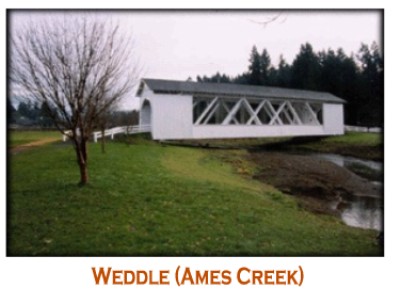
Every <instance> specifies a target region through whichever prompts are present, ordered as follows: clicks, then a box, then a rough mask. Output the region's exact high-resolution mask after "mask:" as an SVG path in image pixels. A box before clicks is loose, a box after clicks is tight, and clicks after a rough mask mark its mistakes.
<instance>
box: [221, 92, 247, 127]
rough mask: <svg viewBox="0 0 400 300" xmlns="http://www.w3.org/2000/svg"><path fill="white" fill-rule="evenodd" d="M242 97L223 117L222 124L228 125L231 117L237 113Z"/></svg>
mask: <svg viewBox="0 0 400 300" xmlns="http://www.w3.org/2000/svg"><path fill="white" fill-rule="evenodd" d="M243 99H244V98H241V99H240V100H239V101H238V102H237V103H236V104H235V105H234V106H233V107H232V110H231V111H230V112H229V113H228V115H227V116H226V117H225V119H224V121H223V122H222V125H228V124H229V123H230V121H231V120H232V117H233V116H234V115H235V114H236V113H237V111H238V110H239V108H240V106H241V105H242V102H243Z"/></svg>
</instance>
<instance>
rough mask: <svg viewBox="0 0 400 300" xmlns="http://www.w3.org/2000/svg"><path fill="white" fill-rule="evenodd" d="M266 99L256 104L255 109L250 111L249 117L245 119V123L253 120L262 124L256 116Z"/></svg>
mask: <svg viewBox="0 0 400 300" xmlns="http://www.w3.org/2000/svg"><path fill="white" fill-rule="evenodd" d="M266 101H267V100H263V101H261V102H260V103H259V104H258V106H257V108H256V110H255V111H254V112H253V113H252V115H251V116H250V119H249V120H248V121H247V125H249V124H251V122H253V120H254V121H256V123H257V125H262V122H261V121H260V119H259V118H258V113H259V112H260V111H261V109H262V108H263V107H264V104H265V102H266ZM252 111H253V110H252Z"/></svg>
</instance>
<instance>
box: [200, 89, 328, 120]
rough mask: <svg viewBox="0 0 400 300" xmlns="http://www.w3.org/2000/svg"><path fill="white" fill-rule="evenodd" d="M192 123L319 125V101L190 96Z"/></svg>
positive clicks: (320, 106)
mask: <svg viewBox="0 0 400 300" xmlns="http://www.w3.org/2000/svg"><path fill="white" fill-rule="evenodd" d="M193 124H194V125H322V104H321V103H313V102H310V101H301V102H300V101H289V100H275V99H274V100H269V99H251V98H244V97H242V98H224V97H213V98H211V97H200V96H197V97H194V98H193Z"/></svg>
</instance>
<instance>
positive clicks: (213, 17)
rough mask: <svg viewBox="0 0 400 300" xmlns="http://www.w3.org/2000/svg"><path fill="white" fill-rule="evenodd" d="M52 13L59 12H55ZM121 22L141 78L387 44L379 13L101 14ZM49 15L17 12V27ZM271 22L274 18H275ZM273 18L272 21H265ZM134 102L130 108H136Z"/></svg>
mask: <svg viewBox="0 0 400 300" xmlns="http://www.w3.org/2000/svg"><path fill="white" fill-rule="evenodd" d="M46 14H54V13H52V12H51V11H50V12H47V13H46ZM96 14H98V15H100V14H101V15H106V16H107V17H110V16H111V17H112V18H113V20H115V21H118V22H119V24H120V26H121V28H122V30H123V31H124V32H125V33H126V34H130V35H132V36H133V38H134V40H135V43H134V45H132V59H136V60H137V61H139V63H140V64H141V66H142V74H141V77H147V78H162V79H177V80H186V79H187V78H188V77H192V78H193V79H195V78H196V76H197V75H208V76H209V75H212V74H215V73H216V72H217V71H219V72H221V73H226V74H228V75H230V76H236V75H238V74H239V73H242V72H244V71H246V70H247V67H248V64H249V63H248V60H249V55H250V50H251V48H252V46H253V45H255V46H256V47H257V48H258V50H259V51H261V50H262V49H263V48H266V49H267V51H268V52H269V54H270V56H271V59H272V64H273V65H277V64H278V61H279V56H280V55H283V57H284V58H285V59H286V60H287V61H288V62H289V63H291V62H292V61H293V59H294V57H295V56H296V54H297V53H298V52H299V49H300V45H301V44H304V43H305V42H309V43H311V45H312V46H313V47H314V50H315V51H321V50H327V49H329V48H331V49H334V50H336V49H338V48H339V47H341V48H343V49H344V51H345V53H346V54H348V55H350V54H351V53H356V52H357V51H358V49H359V48H360V45H361V43H367V44H369V45H370V44H371V43H372V42H373V41H376V42H378V43H379V44H380V43H381V32H382V29H381V21H382V20H381V15H380V13H379V12H378V11H368V10H358V11H344V10H339V11H329V10H325V11H293V10H292V11H277V10H276V11H267V10H247V11H246V10H245V11H232V10H228V11H114V12H99V11H98V12H96ZM42 17H43V13H37V12H36V13H32V12H16V13H14V15H13V16H12V18H11V23H10V25H11V28H12V29H13V27H15V28H17V27H18V25H16V24H18V23H20V22H23V20H26V19H27V18H29V19H31V20H35V19H36V18H42ZM269 21H271V22H269ZM265 22H267V24H266V25H264V24H263V23H265ZM131 103H132V102H131V101H126V102H125V105H124V107H126V108H130V105H131Z"/></svg>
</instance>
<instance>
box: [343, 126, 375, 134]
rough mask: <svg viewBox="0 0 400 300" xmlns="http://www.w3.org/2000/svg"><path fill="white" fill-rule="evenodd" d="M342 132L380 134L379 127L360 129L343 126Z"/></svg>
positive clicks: (358, 127)
mask: <svg viewBox="0 0 400 300" xmlns="http://www.w3.org/2000/svg"><path fill="white" fill-rule="evenodd" d="M344 130H345V131H347V132H374V133H381V132H382V128H381V127H360V126H349V125H345V126H344Z"/></svg>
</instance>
